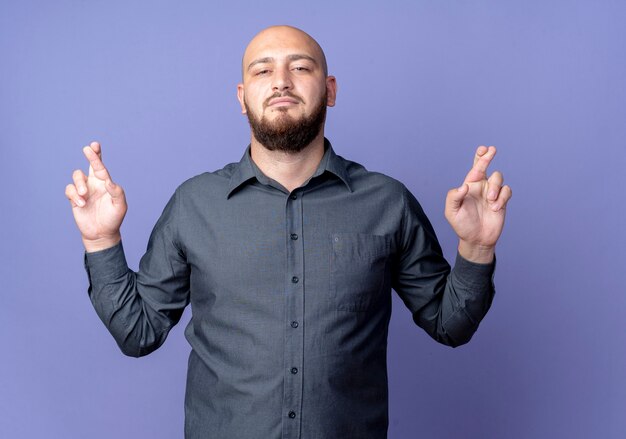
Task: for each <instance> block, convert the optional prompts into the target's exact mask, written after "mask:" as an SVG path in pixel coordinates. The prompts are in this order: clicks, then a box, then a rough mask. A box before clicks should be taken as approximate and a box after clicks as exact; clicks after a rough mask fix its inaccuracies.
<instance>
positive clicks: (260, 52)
mask: <svg viewBox="0 0 626 439" xmlns="http://www.w3.org/2000/svg"><path fill="white" fill-rule="evenodd" d="M290 55H306V56H309V57H311V58H313V59H314V60H315V61H316V62H317V63H319V64H320V65H322V63H323V60H322V57H323V55H322V51H321V48H320V47H319V45H318V44H317V43H316V42H315V40H313V38H311V37H310V36H309V35H307V34H306V33H304V32H302V31H300V30H298V29H294V28H289V27H278V28H270V29H266V30H264V31H262V32H260V33H259V34H258V35H257V36H255V37H254V38H253V39H252V41H251V42H250V44H248V47H247V48H246V51H245V52H244V55H243V66H242V67H243V69H244V71H245V69H247V68H248V66H249V65H250V63H252V62H254V61H256V60H258V59H262V58H274V59H279V58H284V57H289V56H290Z"/></svg>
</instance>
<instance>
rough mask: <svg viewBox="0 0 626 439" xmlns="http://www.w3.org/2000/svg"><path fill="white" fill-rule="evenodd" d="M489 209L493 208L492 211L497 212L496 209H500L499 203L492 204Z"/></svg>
mask: <svg viewBox="0 0 626 439" xmlns="http://www.w3.org/2000/svg"><path fill="white" fill-rule="evenodd" d="M491 210H493V211H494V212H497V211H498V210H500V205H499V204H494V205H493V206H491Z"/></svg>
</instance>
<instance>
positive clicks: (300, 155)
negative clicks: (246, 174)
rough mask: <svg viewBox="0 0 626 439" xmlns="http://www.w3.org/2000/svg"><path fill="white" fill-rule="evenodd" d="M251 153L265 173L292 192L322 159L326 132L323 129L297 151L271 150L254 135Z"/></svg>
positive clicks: (310, 174)
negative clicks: (304, 146)
mask: <svg viewBox="0 0 626 439" xmlns="http://www.w3.org/2000/svg"><path fill="white" fill-rule="evenodd" d="M250 155H251V157H252V161H254V163H255V164H256V165H257V166H258V167H259V169H260V170H261V172H263V174H265V175H266V176H268V177H269V178H271V179H273V180H276V181H277V182H278V183H280V184H281V185H283V186H284V187H285V188H286V189H287V190H288V191H289V192H292V191H293V190H294V189H296V188H299V187H300V186H302V184H303V183H304V182H305V181H307V180H308V179H309V178H310V177H311V176H312V175H313V173H314V172H315V170H316V169H317V167H318V166H319V164H320V162H321V161H322V157H323V156H324V132H323V130H321V131H320V133H319V134H318V135H317V137H316V138H315V139H313V141H312V142H311V143H310V144H309V145H308V146H307V147H306V148H304V149H303V150H302V151H300V152H296V153H288V152H284V151H270V150H268V149H267V148H265V147H264V146H263V145H261V144H260V143H259V142H258V141H257V140H256V139H255V138H254V136H252V140H251V142H250Z"/></svg>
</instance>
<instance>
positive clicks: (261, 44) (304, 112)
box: [237, 26, 336, 152]
mask: <svg viewBox="0 0 626 439" xmlns="http://www.w3.org/2000/svg"><path fill="white" fill-rule="evenodd" d="M242 68H243V83H242V84H239V85H238V87H237V96H238V98H239V102H240V104H241V109H242V112H243V113H244V114H246V115H247V116H248V120H249V122H250V127H251V130H252V135H253V138H254V139H255V140H257V141H258V142H259V143H261V144H262V145H263V146H265V147H266V148H267V149H270V150H277V149H278V150H283V151H287V152H294V151H295V152H297V151H300V150H302V149H303V148H305V147H306V146H308V145H309V144H310V143H311V141H312V140H313V139H315V138H316V137H317V136H318V135H319V134H320V133H322V134H323V124H324V119H325V114H326V106H333V105H334V103H335V96H336V82H335V78H334V77H332V76H326V65H325V59H324V54H323V52H322V50H321V48H320V47H319V45H318V44H317V43H316V42H315V40H313V39H312V38H311V37H310V36H308V35H307V34H305V33H304V32H302V31H300V30H298V29H294V28H291V27H286V26H281V27H273V28H269V29H266V30H264V31H262V32H261V33H259V34H258V35H257V36H256V37H255V38H254V39H253V40H252V41H251V42H250V44H249V45H248V47H247V49H246V52H245V54H244V58H243V66H242Z"/></svg>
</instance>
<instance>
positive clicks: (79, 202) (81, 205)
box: [76, 200, 85, 207]
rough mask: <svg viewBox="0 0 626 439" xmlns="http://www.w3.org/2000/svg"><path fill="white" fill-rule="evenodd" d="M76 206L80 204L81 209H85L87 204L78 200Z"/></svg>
mask: <svg viewBox="0 0 626 439" xmlns="http://www.w3.org/2000/svg"><path fill="white" fill-rule="evenodd" d="M76 204H78V205H79V206H80V207H83V206H84V205H85V202H84V201H83V200H78V201H76Z"/></svg>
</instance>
